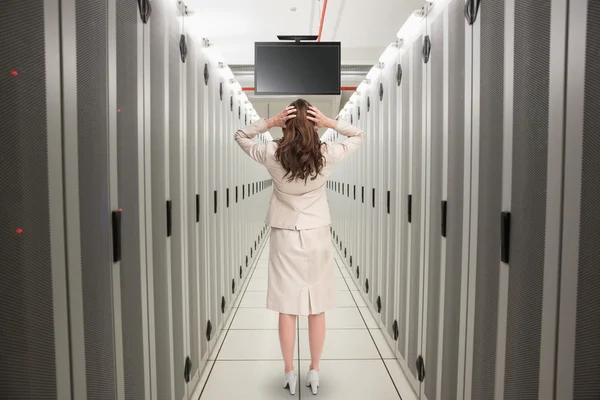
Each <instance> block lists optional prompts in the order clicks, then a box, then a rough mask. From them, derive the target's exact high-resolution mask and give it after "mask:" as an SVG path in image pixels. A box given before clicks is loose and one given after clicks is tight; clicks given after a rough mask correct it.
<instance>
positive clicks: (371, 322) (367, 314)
mask: <svg viewBox="0 0 600 400" xmlns="http://www.w3.org/2000/svg"><path fill="white" fill-rule="evenodd" d="M359 309H360V313H361V314H362V316H363V318H364V319H365V322H366V323H367V327H368V328H369V329H379V325H378V324H377V321H376V320H375V318H374V317H373V314H371V310H369V308H368V307H360V308H359Z"/></svg>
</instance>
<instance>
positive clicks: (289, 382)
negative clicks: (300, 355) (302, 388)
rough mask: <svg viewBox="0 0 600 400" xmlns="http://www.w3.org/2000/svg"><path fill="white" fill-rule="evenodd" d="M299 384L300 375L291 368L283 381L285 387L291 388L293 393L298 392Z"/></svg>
mask: <svg viewBox="0 0 600 400" xmlns="http://www.w3.org/2000/svg"><path fill="white" fill-rule="evenodd" d="M297 384H298V375H296V372H295V371H294V370H291V371H290V372H288V373H287V374H285V381H284V382H283V388H284V389H289V390H290V394H291V395H295V394H296V385H297Z"/></svg>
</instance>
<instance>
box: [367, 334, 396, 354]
mask: <svg viewBox="0 0 600 400" xmlns="http://www.w3.org/2000/svg"><path fill="white" fill-rule="evenodd" d="M370 332H371V335H372V336H373V340H375V345H376V346H377V348H378V349H379V352H380V353H381V357H382V358H384V359H393V360H395V359H396V355H395V354H394V352H393V350H392V349H391V348H390V345H389V344H388V342H387V340H386V339H385V336H384V333H383V331H382V330H381V329H370Z"/></svg>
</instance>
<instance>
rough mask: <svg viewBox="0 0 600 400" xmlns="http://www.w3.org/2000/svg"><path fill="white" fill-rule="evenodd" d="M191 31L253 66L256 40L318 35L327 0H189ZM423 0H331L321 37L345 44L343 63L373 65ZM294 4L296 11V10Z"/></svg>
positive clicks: (233, 60) (227, 56)
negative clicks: (285, 36) (324, 2)
mask: <svg viewBox="0 0 600 400" xmlns="http://www.w3.org/2000/svg"><path fill="white" fill-rule="evenodd" d="M185 3H186V5H187V6H188V9H189V10H191V11H192V12H193V15H191V16H190V17H189V18H188V19H187V20H186V30H188V31H189V32H190V33H191V34H194V35H197V36H200V37H205V38H207V39H209V40H210V42H211V43H212V44H213V45H214V46H215V47H216V48H218V51H219V53H220V54H221V55H222V56H223V60H224V61H225V62H226V63H227V64H230V65H232V64H254V42H257V41H277V35H306V34H313V35H316V34H318V31H319V23H320V14H321V9H322V6H323V0H220V1H215V0H185ZM422 3H423V0H328V2H327V10H326V13H325V20H324V23H323V33H322V37H321V40H322V41H340V42H341V43H342V64H371V65H372V64H374V63H375V62H377V59H378V58H379V55H380V54H381V53H382V52H383V50H385V48H386V47H387V45H388V44H389V43H391V42H393V41H394V40H395V39H396V33H397V32H398V29H400V27H401V26H402V24H403V23H404V22H405V21H406V19H407V18H408V17H409V15H410V14H411V13H412V12H413V11H414V10H416V9H418V8H420V7H421V5H422ZM293 7H295V9H296V11H291V9H292V8H293Z"/></svg>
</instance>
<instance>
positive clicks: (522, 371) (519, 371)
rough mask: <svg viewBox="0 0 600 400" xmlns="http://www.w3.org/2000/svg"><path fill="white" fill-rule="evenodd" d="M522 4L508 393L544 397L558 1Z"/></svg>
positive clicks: (519, 13) (516, 76) (518, 27)
mask: <svg viewBox="0 0 600 400" xmlns="http://www.w3.org/2000/svg"><path fill="white" fill-rule="evenodd" d="M515 7H516V9H515V16H514V18H515V32H514V33H515V40H514V44H515V53H514V57H515V58H514V103H513V110H514V120H513V127H512V128H513V148H512V156H513V158H512V197H511V208H512V210H511V213H512V218H511V238H510V249H511V257H510V273H509V283H508V319H507V332H506V370H505V382H504V383H505V391H504V394H505V399H523V398H533V397H537V396H538V387H539V370H540V366H539V364H540V345H541V335H542V332H541V320H542V300H543V281H544V257H545V236H546V235H545V231H546V181H547V175H548V173H547V171H548V168H547V166H548V104H549V98H548V94H549V93H548V92H549V84H550V82H549V81H550V79H549V75H550V72H549V68H550V61H549V60H550V14H551V3H549V2H548V3H535V4H533V3H531V2H522V1H518V2H515Z"/></svg>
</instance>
